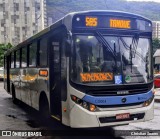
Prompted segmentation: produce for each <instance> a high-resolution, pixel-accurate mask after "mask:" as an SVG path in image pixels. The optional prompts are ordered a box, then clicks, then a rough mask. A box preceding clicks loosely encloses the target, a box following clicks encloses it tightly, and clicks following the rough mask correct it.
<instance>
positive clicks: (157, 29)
mask: <svg viewBox="0 0 160 139" xmlns="http://www.w3.org/2000/svg"><path fill="white" fill-rule="evenodd" d="M152 26H153V33H152V37H153V38H158V39H160V21H153V22H152Z"/></svg>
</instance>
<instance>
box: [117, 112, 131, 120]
mask: <svg viewBox="0 0 160 139" xmlns="http://www.w3.org/2000/svg"><path fill="white" fill-rule="evenodd" d="M129 117H130V114H129V113H122V114H117V115H116V120H119V119H129Z"/></svg>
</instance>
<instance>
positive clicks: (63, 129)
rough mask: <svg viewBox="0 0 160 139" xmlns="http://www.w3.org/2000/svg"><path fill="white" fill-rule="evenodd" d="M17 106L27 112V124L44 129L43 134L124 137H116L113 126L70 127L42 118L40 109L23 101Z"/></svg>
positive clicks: (66, 138) (68, 138)
mask: <svg viewBox="0 0 160 139" xmlns="http://www.w3.org/2000/svg"><path fill="white" fill-rule="evenodd" d="M17 107H19V108H20V109H22V110H23V111H24V112H25V113H27V114H26V116H27V119H28V120H25V122H26V124H27V125H29V126H30V127H32V128H34V129H35V130H37V129H38V130H39V131H42V135H44V136H52V137H53V136H54V137H55V136H57V137H58V138H60V139H71V138H74V139H80V138H83V139H85V138H86V139H90V138H92V139H100V138H101V139H103V138H104V139H106V138H110V139H123V138H121V137H115V134H114V129H113V128H112V127H100V128H85V129H79V128H70V127H67V126H64V125H62V124H61V123H60V122H58V121H56V120H55V119H49V120H48V121H47V120H46V119H42V118H41V116H40V114H39V112H38V111H36V110H35V109H33V108H31V107H29V106H28V105H26V104H24V103H23V102H19V103H18V104H17ZM10 116H11V115H10ZM14 118H15V117H14Z"/></svg>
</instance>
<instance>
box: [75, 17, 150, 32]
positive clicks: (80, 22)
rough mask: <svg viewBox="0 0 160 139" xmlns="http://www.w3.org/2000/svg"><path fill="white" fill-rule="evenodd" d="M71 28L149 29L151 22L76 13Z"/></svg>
mask: <svg viewBox="0 0 160 139" xmlns="http://www.w3.org/2000/svg"><path fill="white" fill-rule="evenodd" d="M73 28H77V29H78V28H79V29H80V28H108V29H109V28H110V29H127V30H128V29H129V30H141V31H151V30H152V26H151V23H150V22H148V21H145V20H141V19H136V18H131V17H118V16H109V15H108V16H105V15H98V16H95V15H93V16H91V15H76V16H75V17H74V18H73Z"/></svg>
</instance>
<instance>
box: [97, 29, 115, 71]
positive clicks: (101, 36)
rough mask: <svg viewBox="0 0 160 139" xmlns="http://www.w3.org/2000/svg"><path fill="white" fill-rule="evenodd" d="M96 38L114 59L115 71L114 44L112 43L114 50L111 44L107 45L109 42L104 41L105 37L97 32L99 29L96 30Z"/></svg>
mask: <svg viewBox="0 0 160 139" xmlns="http://www.w3.org/2000/svg"><path fill="white" fill-rule="evenodd" d="M95 33H96V35H95V36H96V38H97V40H98V41H99V42H101V43H102V44H103V46H105V48H106V49H107V51H109V52H111V54H112V56H113V59H114V61H115V71H117V59H116V57H117V55H116V48H115V47H116V46H115V44H114V50H113V49H112V48H111V46H110V45H109V43H108V42H107V41H106V39H105V38H104V37H103V35H102V34H101V33H100V32H99V31H96V32H95Z"/></svg>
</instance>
